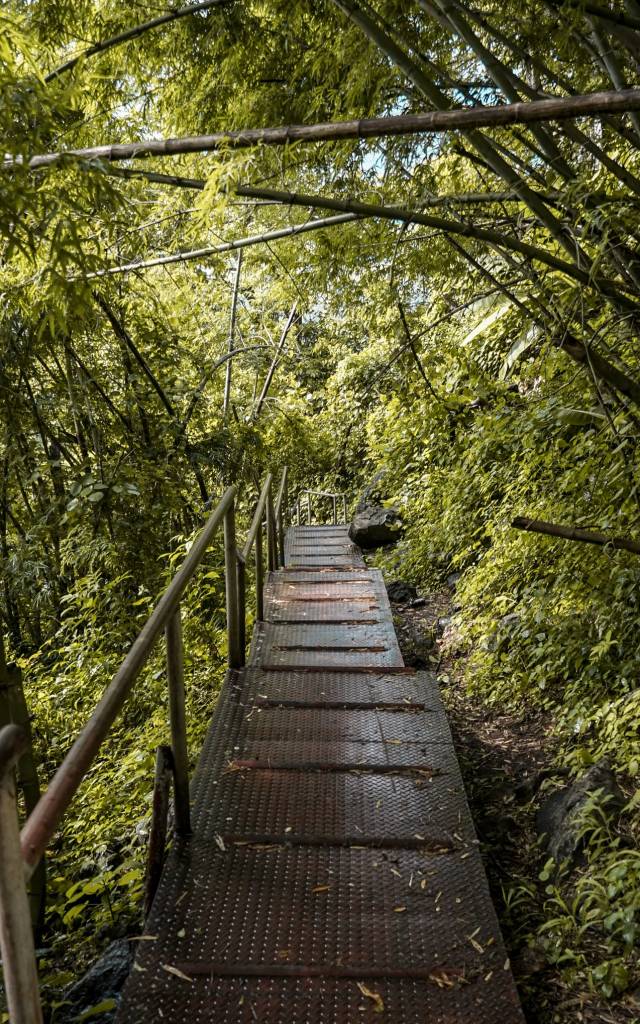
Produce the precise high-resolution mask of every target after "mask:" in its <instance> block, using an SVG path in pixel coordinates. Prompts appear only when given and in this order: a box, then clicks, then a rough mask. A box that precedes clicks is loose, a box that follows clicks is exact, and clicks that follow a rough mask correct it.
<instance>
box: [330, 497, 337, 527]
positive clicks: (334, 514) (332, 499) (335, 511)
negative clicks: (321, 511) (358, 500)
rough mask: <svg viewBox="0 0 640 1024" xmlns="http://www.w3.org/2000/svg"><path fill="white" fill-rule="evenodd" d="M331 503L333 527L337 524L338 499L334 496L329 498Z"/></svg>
mask: <svg viewBox="0 0 640 1024" xmlns="http://www.w3.org/2000/svg"><path fill="white" fill-rule="evenodd" d="M331 502H332V504H333V525H334V526H335V525H336V523H337V522H338V499H337V498H336V496H335V494H333V495H332V496H331Z"/></svg>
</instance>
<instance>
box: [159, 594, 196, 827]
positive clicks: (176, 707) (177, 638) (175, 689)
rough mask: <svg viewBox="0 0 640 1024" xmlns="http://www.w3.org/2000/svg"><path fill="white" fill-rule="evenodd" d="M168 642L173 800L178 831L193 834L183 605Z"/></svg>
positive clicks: (167, 632) (170, 628) (167, 629)
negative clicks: (181, 612) (190, 804)
mask: <svg viewBox="0 0 640 1024" xmlns="http://www.w3.org/2000/svg"><path fill="white" fill-rule="evenodd" d="M165 637H166V642H167V683H168V686H169V721H170V724H171V753H172V755H173V779H174V782H173V803H174V810H175V816H176V832H177V833H178V835H179V836H188V835H190V834H191V810H190V807H189V751H188V749H187V720H186V714H185V698H184V649H183V644H182V620H181V616H180V605H178V607H177V608H176V610H175V612H174V614H173V615H172V616H171V618H170V619H169V621H168V622H167V625H166V626H165Z"/></svg>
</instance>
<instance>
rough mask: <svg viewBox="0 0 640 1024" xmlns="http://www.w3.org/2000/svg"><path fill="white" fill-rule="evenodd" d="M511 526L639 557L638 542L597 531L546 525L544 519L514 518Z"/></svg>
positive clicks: (639, 543) (639, 545) (555, 524)
mask: <svg viewBox="0 0 640 1024" xmlns="http://www.w3.org/2000/svg"><path fill="white" fill-rule="evenodd" d="M511 525H512V526H513V527H514V528H515V529H516V530H530V531H531V532H532V533H544V534H547V535H548V536H549V537H562V538H563V539H564V540H579V541H582V542H583V543H584V544H598V545H600V546H601V547H611V548H616V549H622V550H624V551H631V552H633V554H634V555H640V541H637V540H631V538H629V537H610V536H608V535H607V534H606V533H600V532H599V531H597V530H581V529H580V528H579V527H578V526H562V525H561V524H560V523H548V522H546V521H545V520H544V519H528V518H527V517H526V516H516V517H515V519H514V520H513V521H512V523H511Z"/></svg>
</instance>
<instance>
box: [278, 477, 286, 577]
mask: <svg viewBox="0 0 640 1024" xmlns="http://www.w3.org/2000/svg"><path fill="white" fill-rule="evenodd" d="M287 477H288V470H287V467H286V466H285V467H284V470H283V471H282V480H281V481H280V488H279V490H278V498H277V501H276V531H277V534H278V560H277V561H278V565H279V566H280V567H281V568H284V525H285V511H286V507H287Z"/></svg>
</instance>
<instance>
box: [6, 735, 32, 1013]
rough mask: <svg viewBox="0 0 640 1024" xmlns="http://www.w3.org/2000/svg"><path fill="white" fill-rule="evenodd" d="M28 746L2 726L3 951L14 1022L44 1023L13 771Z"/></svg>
mask: <svg viewBox="0 0 640 1024" xmlns="http://www.w3.org/2000/svg"><path fill="white" fill-rule="evenodd" d="M26 746H27V737H26V736H25V734H24V732H23V731H22V730H21V729H19V728H18V726H16V725H7V726H5V727H4V729H2V731H0V951H1V953H2V968H3V975H4V985H5V989H6V996H7V1004H8V1008H9V1014H10V1017H11V1022H12V1024H42V1010H41V1008H40V994H39V991H38V973H37V967H36V956H35V949H34V943H33V932H32V930H31V916H30V913H29V901H28V898H27V890H26V887H25V883H24V865H23V862H22V854H21V851H20V832H19V827H18V808H17V803H16V789H15V779H14V773H13V771H12V769H13V767H14V765H15V763H16V761H17V760H18V759H19V757H20V756H21V755H22V754H23V752H24V750H25V749H26Z"/></svg>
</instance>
